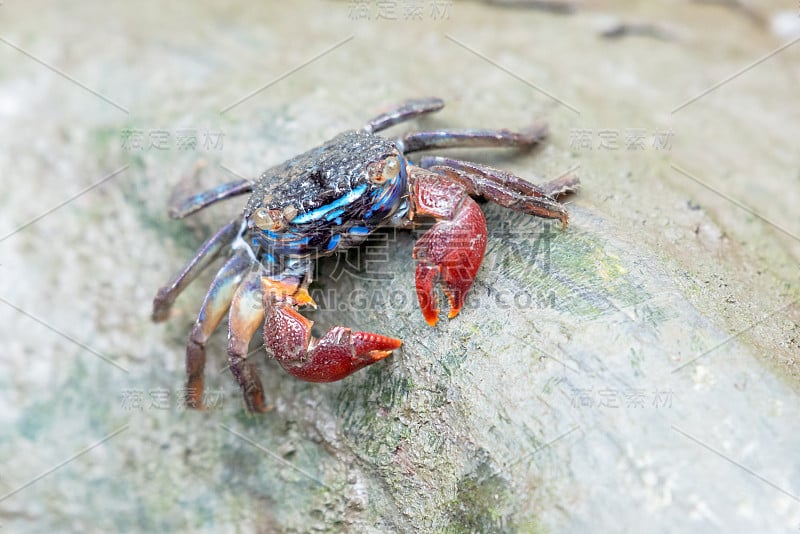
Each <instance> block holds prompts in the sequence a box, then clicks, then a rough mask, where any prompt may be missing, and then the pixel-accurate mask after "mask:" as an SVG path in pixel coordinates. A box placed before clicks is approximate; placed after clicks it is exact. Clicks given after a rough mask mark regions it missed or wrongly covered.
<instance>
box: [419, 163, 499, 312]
mask: <svg viewBox="0 0 800 534" xmlns="http://www.w3.org/2000/svg"><path fill="white" fill-rule="evenodd" d="M415 178H416V181H415V183H414V195H413V198H414V204H415V213H416V214H422V215H432V216H434V217H436V218H437V219H438V221H437V222H436V223H435V224H434V225H433V227H432V228H431V229H430V230H428V231H427V232H425V233H424V234H423V235H422V237H421V238H420V239H419V240H418V241H417V243H416V245H415V246H414V259H416V260H417V262H418V263H417V271H416V286H417V298H418V299H419V304H420V308H421V309H422V315H423V316H424V317H425V321H427V323H428V324H429V325H431V326H435V325H436V323H437V321H438V320H439V307H438V303H437V299H436V294H435V293H434V284H435V283H436V281H437V280H438V279H439V278H441V279H442V285H443V288H444V292H445V294H446V295H447V299H448V301H449V303H450V312H449V313H448V315H447V316H448V318H450V319H452V318H453V317H455V316H456V315H458V313H459V312H460V311H461V308H462V306H463V305H464V299H465V298H466V294H467V291H469V288H470V287H471V286H472V282H473V281H474V280H475V276H476V275H477V273H478V269H479V268H480V266H481V262H482V261H483V255H484V252H485V251H486V240H487V237H486V234H487V230H486V219H485V218H484V216H483V212H482V211H481V209H480V207H479V206H478V204H477V203H476V202H475V201H474V200H472V198H470V197H469V195H468V194H467V192H466V191H465V190H464V189H463V188H462V187H460V186H459V185H458V184H454V183H452V182H450V181H448V180H446V179H445V178H443V177H441V176H438V175H435V174H433V173H425V174H422V173H417V175H416V176H415Z"/></svg>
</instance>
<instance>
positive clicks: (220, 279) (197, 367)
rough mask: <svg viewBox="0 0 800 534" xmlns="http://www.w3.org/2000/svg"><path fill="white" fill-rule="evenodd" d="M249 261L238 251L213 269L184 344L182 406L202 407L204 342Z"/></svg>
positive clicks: (222, 314)
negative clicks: (185, 377) (201, 302)
mask: <svg viewBox="0 0 800 534" xmlns="http://www.w3.org/2000/svg"><path fill="white" fill-rule="evenodd" d="M251 263H252V260H251V259H250V256H249V255H248V254H247V252H246V251H244V250H239V251H238V252H237V253H236V254H235V255H233V256H232V257H231V258H230V259H229V260H228V261H227V262H225V265H223V266H222V268H220V270H219V272H217V276H216V277H215V278H214V281H213V282H212V283H211V287H210V288H209V289H208V293H206V297H205V299H204V300H203V305H202V306H201V307H200V312H199V313H198V314H197V319H196V320H195V322H194V326H193V327H192V332H191V334H189V342H188V343H187V345H186V375H187V381H186V405H187V406H188V407H190V408H198V409H202V408H203V400H202V399H203V370H204V369H205V366H206V343H207V342H208V338H209V337H211V334H212V332H214V330H215V329H216V328H217V326H218V325H219V322H220V321H221V320H222V318H223V317H224V316H225V312H227V311H228V308H229V307H230V305H231V300H232V299H233V295H234V292H235V291H236V288H237V287H239V284H241V282H242V279H243V278H244V275H245V273H246V272H247V269H248V268H249V267H250V265H251Z"/></svg>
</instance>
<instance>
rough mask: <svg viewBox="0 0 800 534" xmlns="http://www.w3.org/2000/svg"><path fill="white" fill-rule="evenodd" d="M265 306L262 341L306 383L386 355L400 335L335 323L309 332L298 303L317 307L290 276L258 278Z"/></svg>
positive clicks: (339, 375) (340, 374)
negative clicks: (313, 333)
mask: <svg viewBox="0 0 800 534" xmlns="http://www.w3.org/2000/svg"><path fill="white" fill-rule="evenodd" d="M261 282H262V289H263V294H264V308H265V309H267V310H268V311H267V314H266V315H267V318H266V322H265V324H264V343H265V344H266V346H267V347H268V348H269V349H270V350H271V351H272V354H273V355H274V356H275V359H276V360H277V361H278V363H280V364H281V367H283V368H284V369H285V370H286V371H287V372H288V373H290V374H292V375H294V376H295V377H297V378H299V379H301V380H305V381H307V382H333V381H336V380H341V379H342V378H344V377H346V376H348V375H350V374H351V373H353V372H355V371H358V370H359V369H361V368H363V367H366V366H367V365H370V364H373V363H375V362H377V361H379V360H382V359H383V358H386V357H387V356H389V355H390V354H391V353H392V351H393V350H395V349H397V348H400V345H402V341H400V340H399V339H395V338H391V337H386V336H382V335H379V334H372V333H370V332H352V331H351V330H350V329H349V328H343V327H340V326H335V327H333V328H331V329H330V330H328V332H327V333H326V334H325V335H324V336H323V337H322V338H320V339H316V338H314V337H312V336H311V326H312V325H313V323H312V322H311V321H310V320H308V319H306V318H305V317H303V316H302V315H300V314H299V313H298V311H297V308H298V307H299V306H302V305H310V306H316V304H315V303H314V301H313V300H312V298H311V296H310V295H309V294H308V291H307V290H306V288H305V287H301V286H300V281H299V280H298V279H297V278H294V277H288V278H284V279H282V280H273V279H271V278H268V277H263V278H262V279H261Z"/></svg>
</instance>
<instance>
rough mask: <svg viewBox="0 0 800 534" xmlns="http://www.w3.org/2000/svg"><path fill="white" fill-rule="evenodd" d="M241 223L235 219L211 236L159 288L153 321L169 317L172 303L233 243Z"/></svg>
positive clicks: (154, 301)
mask: <svg viewBox="0 0 800 534" xmlns="http://www.w3.org/2000/svg"><path fill="white" fill-rule="evenodd" d="M240 226H241V221H240V220H238V219H236V220H233V221H231V222H229V223H228V224H226V225H225V226H223V227H222V228H221V229H220V230H219V231H217V233H216V234H214V235H213V236H211V237H210V238H209V239H208V240H207V241H206V242H205V243H203V246H201V247H200V250H198V251H197V254H195V256H194V258H192V259H191V260H190V261H189V263H187V264H186V265H185V266H184V267H183V269H182V270H181V272H179V273H178V274H177V275H176V276H175V278H173V279H172V280H171V281H170V282H169V283H168V284H167V285H165V286H164V287H161V288H160V289H159V290H158V293H156V297H155V299H153V315H152V319H153V321H157V322H158V321H163V320H165V319H166V318H167V316H168V315H169V310H170V308H171V307H172V303H173V302H175V299H176V298H178V295H180V294H181V293H182V292H183V290H184V289H186V286H188V285H189V284H191V283H192V281H193V280H194V279H195V278H197V275H199V274H200V273H201V272H203V270H204V269H205V268H206V267H208V265H209V264H210V263H211V262H212V261H214V260H215V259H217V257H218V256H219V255H220V253H221V252H222V251H223V249H225V248H227V247H228V245H230V244H231V243H233V241H234V240H235V239H236V236H237V235H238V234H239V229H240Z"/></svg>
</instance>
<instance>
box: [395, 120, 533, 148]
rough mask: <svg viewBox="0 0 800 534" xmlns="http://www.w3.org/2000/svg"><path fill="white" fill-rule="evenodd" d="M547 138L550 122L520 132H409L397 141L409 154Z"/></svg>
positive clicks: (529, 142) (527, 142)
mask: <svg viewBox="0 0 800 534" xmlns="http://www.w3.org/2000/svg"><path fill="white" fill-rule="evenodd" d="M545 137H547V124H545V123H539V124H536V125H534V126H532V127H531V128H528V129H526V130H523V131H521V132H512V131H510V130H505V129H503V130H472V129H471V130H437V131H431V132H409V133H406V134H405V135H403V136H402V137H401V138H400V139H399V140H398V144H399V145H400V147H401V150H402V151H403V152H404V153H406V154H408V153H411V152H418V151H420V150H431V149H441V148H461V147H520V148H527V147H532V146H534V145H536V144H538V143H539V142H541V141H542V140H543V139H544V138H545Z"/></svg>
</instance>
